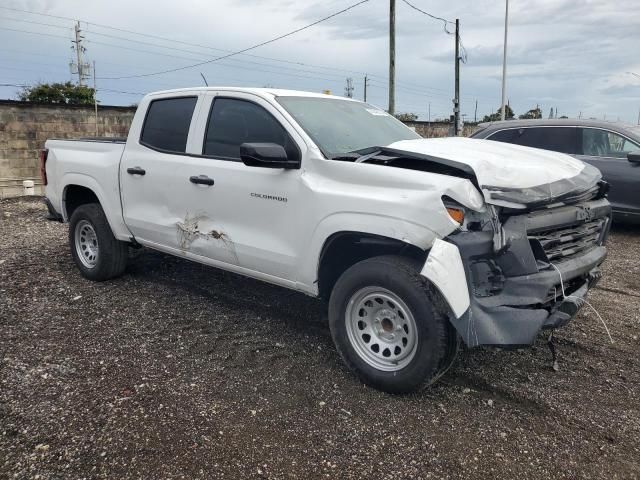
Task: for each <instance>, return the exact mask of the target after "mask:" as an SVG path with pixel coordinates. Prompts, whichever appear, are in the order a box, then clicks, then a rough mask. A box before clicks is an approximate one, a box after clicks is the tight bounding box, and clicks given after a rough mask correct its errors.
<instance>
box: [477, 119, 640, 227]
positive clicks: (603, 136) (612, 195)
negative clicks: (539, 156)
mask: <svg viewBox="0 0 640 480" xmlns="http://www.w3.org/2000/svg"><path fill="white" fill-rule="evenodd" d="M478 127H479V130H478V131H476V132H475V133H474V134H473V135H471V137H472V138H482V139H486V140H496V141H498V142H506V143H515V144H518V145H524V146H527V147H535V148H542V149H544V150H554V151H556V152H562V153H568V154H569V155H573V156H574V157H576V158H579V159H580V160H583V161H585V162H587V163H590V164H591V165H593V166H595V167H597V168H598V169H599V170H600V171H601V172H602V176H603V178H604V179H605V180H606V181H607V182H608V183H609V185H610V191H609V201H610V202H611V206H612V208H613V213H614V218H615V219H616V220H618V221H627V222H634V223H635V222H640V193H639V192H638V190H640V126H629V125H625V124H622V123H617V122H605V121H598V120H572V119H549V120H506V121H502V122H489V123H481V124H480V125H478Z"/></svg>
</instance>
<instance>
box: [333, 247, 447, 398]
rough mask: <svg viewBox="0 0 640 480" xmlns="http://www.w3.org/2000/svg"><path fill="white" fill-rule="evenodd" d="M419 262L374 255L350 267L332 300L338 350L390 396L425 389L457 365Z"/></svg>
mask: <svg viewBox="0 0 640 480" xmlns="http://www.w3.org/2000/svg"><path fill="white" fill-rule="evenodd" d="M436 303H437V302H435V292H433V291H432V290H431V289H430V288H429V287H428V284H427V283H426V280H425V279H424V278H422V277H421V275H420V273H419V272H418V269H417V268H416V266H415V265H414V263H413V262H412V261H411V260H410V259H407V258H404V257H398V256H382V257H374V258H370V259H367V260H364V261H362V262H359V263H357V264H355V265H354V266H352V267H351V268H349V269H348V270H347V271H346V272H344V274H343V275H342V276H341V277H340V278H339V279H338V281H337V282H336V285H335V286H334V289H333V292H332V294H331V298H330V301H329V324H330V327H331V334H332V337H333V340H334V342H335V344H336V348H337V349H338V352H339V353H340V355H341V356H342V358H343V359H344V361H345V363H346V364H347V365H348V366H349V368H351V369H352V370H353V371H354V372H355V373H356V374H357V375H358V376H359V377H360V379H361V380H362V381H363V382H365V383H366V384H368V385H370V386H373V387H375V388H377V389H380V390H383V391H386V392H390V393H407V392H413V391H417V390H420V389H422V388H424V387H426V386H428V385H429V384H431V383H432V382H433V381H435V380H436V379H437V378H439V376H440V375H441V374H442V373H443V371H446V368H448V367H449V366H450V364H451V362H452V361H453V358H452V351H451V345H452V342H451V338H450V335H451V330H450V329H449V328H448V327H449V325H448V320H447V318H446V317H445V316H444V315H443V314H441V313H440V312H439V309H438V308H436Z"/></svg>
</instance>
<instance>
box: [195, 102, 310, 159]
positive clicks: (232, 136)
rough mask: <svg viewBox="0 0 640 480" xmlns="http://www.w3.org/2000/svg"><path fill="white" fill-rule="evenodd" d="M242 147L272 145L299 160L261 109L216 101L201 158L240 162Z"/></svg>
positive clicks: (284, 135) (292, 145)
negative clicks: (259, 144)
mask: <svg viewBox="0 0 640 480" xmlns="http://www.w3.org/2000/svg"><path fill="white" fill-rule="evenodd" d="M243 143H276V144H278V145H282V146H283V147H284V149H285V150H286V152H287V155H288V156H289V158H292V159H293V158H297V157H298V156H299V152H298V147H297V146H296V145H295V143H294V142H293V140H292V139H291V137H290V136H289V134H288V133H287V132H286V130H285V129H284V127H283V126H282V125H280V123H279V122H278V121H277V120H276V119H275V118H273V116H272V115H271V114H270V113H269V112H267V111H266V110H265V109H264V108H262V107H261V106H259V105H256V104H255V103H252V102H249V101H246V100H239V99H233V98H216V99H215V100H214V101H213V105H212V107H211V112H210V114H209V123H208V125H207V132H206V133H205V138H204V144H203V146H202V153H203V155H210V156H214V157H223V158H228V159H231V160H239V159H240V145H241V144H243Z"/></svg>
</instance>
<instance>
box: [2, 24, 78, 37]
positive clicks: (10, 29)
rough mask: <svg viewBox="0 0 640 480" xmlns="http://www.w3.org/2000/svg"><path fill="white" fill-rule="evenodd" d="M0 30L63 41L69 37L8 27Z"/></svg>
mask: <svg viewBox="0 0 640 480" xmlns="http://www.w3.org/2000/svg"><path fill="white" fill-rule="evenodd" d="M0 30H8V31H10V32H19V33H30V34H32V35H44V36H45V37H56V38H64V39H65V40H69V37H63V36H62V35H54V34H53V33H44V32H31V31H29V30H19V29H17V28H8V27H0Z"/></svg>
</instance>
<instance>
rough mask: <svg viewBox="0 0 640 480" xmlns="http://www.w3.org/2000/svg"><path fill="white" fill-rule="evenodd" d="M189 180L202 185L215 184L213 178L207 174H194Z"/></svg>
mask: <svg viewBox="0 0 640 480" xmlns="http://www.w3.org/2000/svg"><path fill="white" fill-rule="evenodd" d="M189 181H190V182H191V183H197V184H200V185H213V178H209V177H207V176H206V175H193V176H192V177H189Z"/></svg>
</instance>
